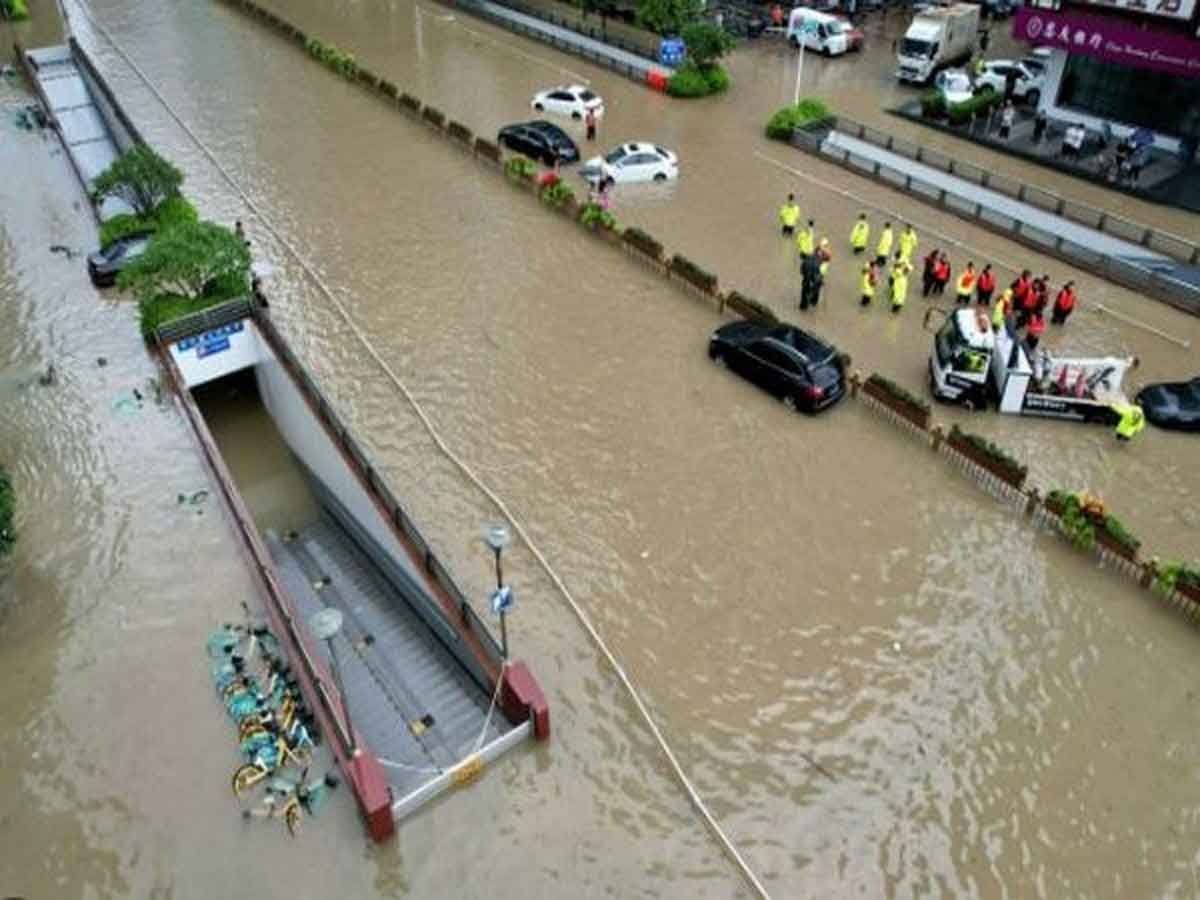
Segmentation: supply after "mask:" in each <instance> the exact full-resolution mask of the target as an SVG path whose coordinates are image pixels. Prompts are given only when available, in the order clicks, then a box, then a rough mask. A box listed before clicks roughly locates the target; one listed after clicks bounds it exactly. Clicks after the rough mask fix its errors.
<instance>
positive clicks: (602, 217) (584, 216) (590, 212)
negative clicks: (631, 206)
mask: <svg viewBox="0 0 1200 900" xmlns="http://www.w3.org/2000/svg"><path fill="white" fill-rule="evenodd" d="M579 224H580V225H583V226H584V227H586V228H591V229H596V228H601V229H603V230H604V231H612V230H613V229H614V228H616V227H617V219H616V217H615V216H614V215H613V214H612V213H610V212H609V211H608V210H607V209H605V208H604V207H602V206H601V205H600V204H599V203H586V204H584V207H583V209H582V210H580V212H579Z"/></svg>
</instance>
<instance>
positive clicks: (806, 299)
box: [800, 253, 821, 309]
mask: <svg viewBox="0 0 1200 900" xmlns="http://www.w3.org/2000/svg"><path fill="white" fill-rule="evenodd" d="M820 293H821V261H820V259H819V258H818V257H817V254H816V253H810V254H808V256H806V257H804V259H803V260H802V261H801V263H800V308H801V309H808V308H809V307H810V306H816V305H817V301H818V300H819V299H820Z"/></svg>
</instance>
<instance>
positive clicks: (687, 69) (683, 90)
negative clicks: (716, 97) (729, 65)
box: [667, 62, 732, 97]
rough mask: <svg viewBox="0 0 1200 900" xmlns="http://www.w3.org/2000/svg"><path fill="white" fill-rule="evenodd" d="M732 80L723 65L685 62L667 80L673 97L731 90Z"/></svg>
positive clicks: (668, 88)
mask: <svg viewBox="0 0 1200 900" xmlns="http://www.w3.org/2000/svg"><path fill="white" fill-rule="evenodd" d="M730 84H732V80H731V79H730V77H729V73H728V72H726V71H725V70H724V69H723V68H721V66H718V65H711V66H706V67H705V68H703V69H702V68H700V67H699V66H697V65H696V64H695V63H692V62H685V63H684V64H683V65H682V66H680V67H679V68H678V69H676V70H675V74H673V75H672V76H671V77H670V79H668V81H667V93H668V94H670V95H671V96H672V97H708V96H710V95H712V94H720V93H722V92H723V91H727V90H729V85H730Z"/></svg>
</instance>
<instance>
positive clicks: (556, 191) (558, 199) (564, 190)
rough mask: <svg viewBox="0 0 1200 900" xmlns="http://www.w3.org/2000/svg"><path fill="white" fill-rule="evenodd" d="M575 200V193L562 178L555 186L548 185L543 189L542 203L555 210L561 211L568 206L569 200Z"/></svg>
mask: <svg viewBox="0 0 1200 900" xmlns="http://www.w3.org/2000/svg"><path fill="white" fill-rule="evenodd" d="M574 199H575V191H574V190H572V189H571V186H570V185H569V184H567V183H566V182H565V181H563V180H562V179H561V178H560V179H559V180H558V181H556V182H554V183H553V184H548V185H546V186H545V187H544V188H542V202H543V203H547V204H549V205H550V206H553V207H554V208H555V209H561V208H562V207H563V206H565V205H566V203H567V201H568V200H574Z"/></svg>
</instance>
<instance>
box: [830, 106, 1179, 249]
mask: <svg viewBox="0 0 1200 900" xmlns="http://www.w3.org/2000/svg"><path fill="white" fill-rule="evenodd" d="M837 130H838V131H841V132H843V133H845V134H848V135H850V136H851V137H856V138H858V139H859V140H863V141H866V142H867V143H870V144H874V145H876V146H877V147H882V148H883V149H885V150H891V151H892V152H894V153H899V154H901V155H902V156H907V157H908V158H909V159H912V160H915V161H917V162H920V163H924V164H925V165H927V166H932V167H933V168H935V169H941V170H942V171H943V172H946V173H947V174H950V175H957V176H959V177H960V178H965V179H967V180H969V181H972V182H974V183H975V184H978V185H980V186H981V187H987V188H992V189H993V190H996V191H999V192H1001V193H1003V194H1006V195H1007V196H1009V197H1013V198H1014V199H1017V200H1021V201H1023V202H1025V203H1028V204H1030V205H1031V206H1036V207H1038V208H1039V209H1042V210H1045V211H1046V212H1051V213H1054V214H1055V215H1056V216H1062V217H1063V218H1064V219H1067V220H1069V221H1072V222H1076V223H1078V224H1080V225H1085V226H1087V227H1088V228H1095V229H1096V230H1097V231H1102V232H1104V233H1105V234H1110V235H1112V236H1113V237H1116V238H1120V239H1121V240H1124V241H1131V242H1132V243H1135V244H1141V245H1142V246H1143V247H1152V248H1153V249H1156V250H1157V252H1159V253H1162V254H1164V255H1166V256H1169V257H1170V258H1171V259H1173V260H1175V261H1176V262H1179V263H1183V264H1185V265H1198V264H1200V243H1197V242H1196V241H1191V240H1188V239H1187V238H1184V237H1180V236H1179V235H1177V234H1172V233H1171V232H1167V231H1161V230H1159V229H1157V228H1151V227H1149V226H1147V225H1142V224H1140V223H1138V222H1134V221H1132V220H1131V219H1126V218H1123V217H1122V216H1117V215H1113V214H1112V213H1110V212H1107V211H1106V210H1102V209H1098V208H1096V207H1093V206H1088V205H1087V204H1086V203H1078V202H1076V201H1074V200H1068V199H1067V198H1065V197H1063V196H1062V195H1060V194H1056V193H1054V192H1053V191H1047V190H1045V189H1043V188H1038V187H1033V186H1032V185H1026V184H1019V183H1017V182H1015V181H1014V180H1013V179H1011V178H1008V177H1007V176H1004V175H997V174H995V173H994V172H990V171H988V170H987V169H983V168H980V167H979V166H974V165H971V164H970V163H964V162H961V161H959V160H955V159H952V158H951V157H949V156H947V155H945V154H944V153H939V152H937V151H935V150H929V149H927V148H925V147H921V146H919V145H915V146H916V152H915V153H910V152H908V150H909V149H910V148H911V147H913V146H914V145H912V144H908V143H906V142H904V141H900V140H898V139H897V138H895V137H894V136H892V135H890V134H887V133H886V132H883V131H880V130H879V129H877V128H871V127H870V126H868V125H863V124H862V123H861V122H856V121H855V120H853V119H847V118H845V117H844V116H838V117H837ZM968 173H970V174H968ZM1014 189H1015V190H1014Z"/></svg>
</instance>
